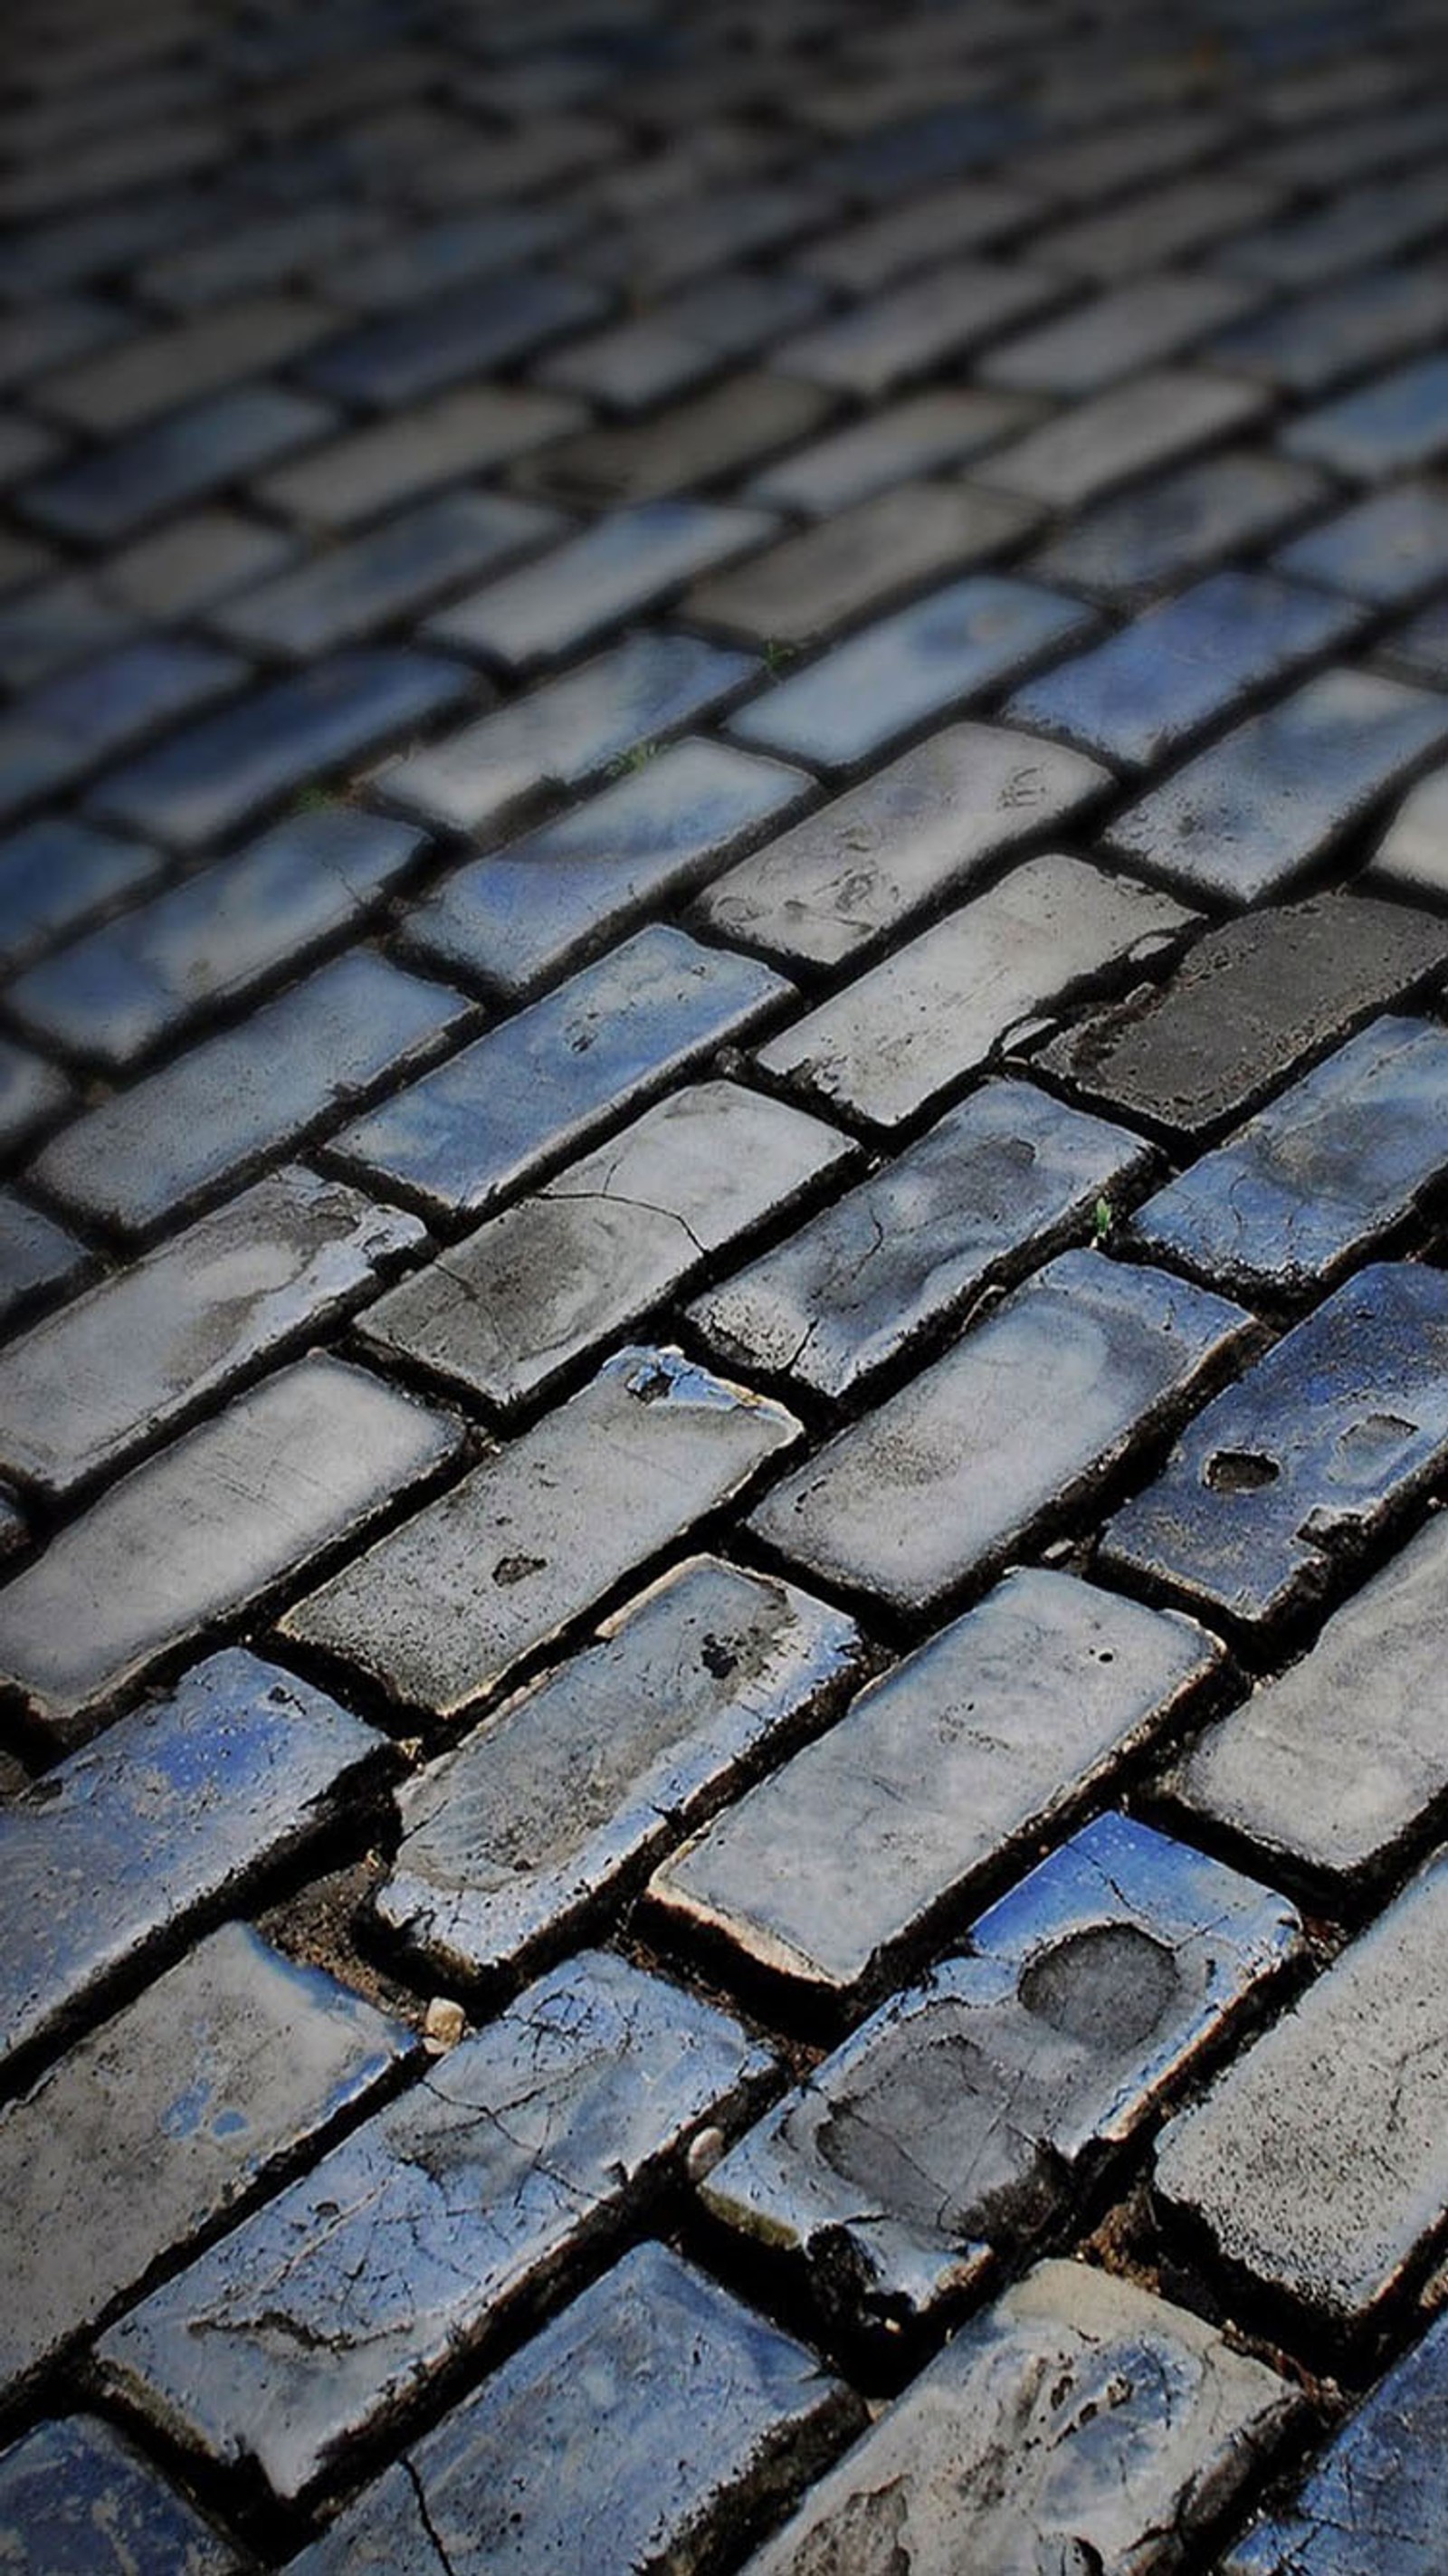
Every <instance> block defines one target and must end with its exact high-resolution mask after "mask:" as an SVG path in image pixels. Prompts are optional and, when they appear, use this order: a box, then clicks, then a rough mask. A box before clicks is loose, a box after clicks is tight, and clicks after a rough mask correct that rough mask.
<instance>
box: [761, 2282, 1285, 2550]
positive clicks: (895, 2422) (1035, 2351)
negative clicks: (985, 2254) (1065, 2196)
mask: <svg viewBox="0 0 1448 2576" xmlns="http://www.w3.org/2000/svg"><path fill="white" fill-rule="evenodd" d="M1301 2402H1302V2401H1301V2399H1300V2397H1299V2395H1298V2394H1297V2392H1296V2390H1295V2388H1294V2387H1293V2385H1292V2383H1291V2382H1290V2381H1288V2380H1285V2379H1279V2378H1278V2376H1277V2374H1276V2372H1275V2371H1271V2370H1268V2369H1267V2368H1266V2366H1265V2365H1264V2364H1263V2363H1262V2362H1260V2361H1255V2360H1252V2359H1249V2358H1248V2357H1247V2356H1246V2355H1245V2354H1242V2353H1239V2352H1237V2351H1236V2350H1234V2348H1233V2347H1232V2346H1231V2345H1230V2344H1229V2343H1227V2342H1225V2341H1224V2339H1223V2338H1222V2337H1221V2336H1220V2335H1219V2334H1217V2333H1216V2331H1215V2330H1214V2329H1213V2328H1212V2327H1210V2326H1207V2325H1204V2324H1203V2322H1202V2320H1201V2319H1200V2317H1195V2316H1192V2315H1190V2314H1189V2313H1188V2312H1187V2311H1186V2310H1185V2309H1183V2308H1174V2307H1170V2306H1168V2304H1167V2302H1166V2301H1165V2300H1164V2299H1159V2298H1156V2297H1155V2296H1154V2295H1153V2294H1152V2293H1151V2292H1150V2291H1147V2290H1141V2289H1138V2288H1137V2287H1136V2286H1135V2284H1134V2283H1133V2282H1130V2281H1124V2280H1118V2279H1117V2278H1115V2277H1114V2275H1112V2274H1110V2273H1106V2272H1098V2271H1094V2270H1091V2269H1089V2268H1088V2267H1087V2266H1086V2265H1085V2264H1083V2263H1066V2262H1061V2263H1054V2262H1053V2263H1042V2264H1041V2265H1040V2266H1039V2267H1038V2268H1037V2270H1035V2271H1034V2272H1032V2273H1031V2274H1030V2275H1029V2277H1028V2278H1027V2279H1026V2280H1024V2281H1022V2282H1021V2283H1020V2284H1019V2285H1018V2286H1017V2287H1016V2288H1015V2289H1013V2290H1008V2291H1007V2292H1006V2294H1005V2296H1004V2298H1002V2299H1000V2300H998V2301H997V2302H996V2304H995V2306H994V2307H992V2308H989V2309H987V2310H986V2312H985V2314H984V2315H983V2316H979V2317H973V2318H971V2319H970V2320H969V2322H968V2323H967V2324H966V2325H964V2326H963V2327H962V2328H961V2330H960V2332H959V2333H958V2334H957V2336H956V2337H955V2340H954V2341H953V2342H952V2343H950V2344H947V2346H946V2348H945V2350H944V2352H942V2353H941V2354H940V2355H939V2357H938V2358H937V2359H936V2360H935V2361H933V2362H932V2363H931V2365H930V2367H929V2369H928V2370H926V2371H923V2372H922V2373H921V2376H920V2377H919V2379H917V2380H916V2381H915V2382H914V2384H913V2386H912V2387H910V2388H909V2389H907V2390H906V2392H905V2394H904V2396H903V2397H900V2398H897V2399H896V2401H895V2403H894V2404H893V2405H892V2406H890V2407H887V2408H886V2410H885V2412H884V2414H883V2415H882V2416H881V2417H880V2419H879V2420H878V2422H876V2423H875V2424H874V2425H873V2427H872V2428H871V2430H870V2431H869V2432H868V2433H867V2434H866V2435H865V2437H864V2439H863V2441H861V2442H858V2443H857V2444H856V2445H855V2447H854V2449H853V2450H852V2451H850V2452H849V2453H847V2455H846V2457H845V2458H844V2459H843V2460H842V2461H841V2463H840V2465H839V2466H838V2468H836V2469H834V2470H832V2471H831V2472H830V2474H829V2475H828V2476H827V2477H825V2478H822V2479H821V2480H820V2482H819V2483H818V2485H816V2486H813V2487H811V2488H810V2490H809V2493H808V2495H807V2496H806V2498H805V2501H804V2503H803V2505H802V2506H801V2507H800V2510H799V2512H798V2513H797V2514H796V2515H795V2517H794V2519H793V2521H791V2522H787V2523H786V2524H785V2525H784V2528H783V2530H782V2531H780V2532H779V2533H777V2534H776V2536H775V2537H774V2538H773V2539H772V2540H768V2541H766V2542H765V2544H764V2546H763V2548H762V2549H761V2550H759V2551H758V2553H757V2554H756V2555H755V2556H754V2557H753V2558H751V2559H749V2560H748V2562H747V2566H746V2571H745V2576H813V2570H814V2569H815V2568H822V2567H828V2566H830V2565H831V2564H832V2563H833V2564H834V2565H837V2566H839V2567H841V2568H843V2567H846V2566H850V2565H854V2566H859V2567H863V2566H864V2565H865V2564H866V2563H867V2562H866V2561H865V2560H864V2559H863V2558H862V2557H861V2556H860V2554H859V2553H860V2551H861V2550H862V2549H866V2548H869V2549H875V2548H877V2547H883V2548H885V2549H895V2550H898V2551H899V2553H900V2555H901V2557H902V2559H903V2562H904V2564H905V2565H906V2566H908V2567H909V2569H910V2571H911V2576H954V2571H956V2570H957V2569H960V2568H964V2567H978V2568H980V2569H982V2570H984V2569H986V2568H1001V2569H1005V2568H1026V2567H1030V2566H1032V2565H1033V2564H1035V2565H1039V2566H1043V2567H1046V2566H1050V2565H1051V2563H1052V2561H1053V2560H1054V2561H1055V2562H1056V2563H1057V2564H1059V2565H1061V2566H1063V2567H1068V2566H1069V2565H1070V2563H1071V2553H1072V2552H1073V2551H1074V2552H1075V2553H1076V2555H1077V2557H1078V2559H1080V2560H1081V2561H1082V2563H1083V2564H1084V2565H1087V2566H1089V2565H1090V2563H1091V2558H1092V2557H1094V2558H1095V2559H1096V2561H1097V2563H1098V2565H1100V2566H1102V2567H1112V2568H1122V2569H1125V2568H1128V2567H1131V2566H1133V2565H1135V2566H1140V2567H1142V2568H1146V2567H1149V2566H1151V2565H1152V2563H1153V2561H1155V2563H1156V2565H1157V2566H1159V2567H1163V2568H1165V2567H1169V2566H1170V2565H1171V2564H1172V2562H1173V2560H1178V2561H1181V2562H1183V2563H1184V2561H1185V2553H1186V2552H1187V2551H1188V2550H1190V2549H1192V2548H1194V2546H1195V2545H1196V2544H1197V2543H1198V2542H1199V2541H1201V2540H1204V2539H1205V2538H1207V2537H1208V2536H1209V2535H1210V2532H1211V2530H1212V2528H1213V2526H1214V2524H1216V2523H1217V2521H1218V2519H1219V2517H1220V2515H1221V2514H1222V2512H1223V2511H1224V2510H1225V2509H1226V2508H1227V2507H1228V2505H1229V2504H1230V2502H1231V2499H1232V2498H1233V2497H1234V2496H1235V2495H1236V2493H1237V2491H1238V2489H1239V2488H1242V2487H1244V2486H1245V2485H1246V2483H1247V2481H1248V2480H1249V2479H1250V2478H1252V2477H1254V2476H1255V2475H1256V2474H1257V2473H1258V2472H1259V2471H1260V2466H1261V2462H1262V2460H1263V2457H1264V2455H1266V2454H1268V2453H1270V2451H1271V2450H1272V2449H1273V2448H1274V2447H1275V2446H1276V2444H1277V2443H1278V2442H1279V2441H1280V2440H1281V2438H1282V2436H1283V2434H1284V2433H1285V2432H1286V2430H1287V2429H1288V2427H1289V2426H1290V2425H1291V2423H1292V2421H1293V2419H1294V2417H1295V2416H1296V2414H1297V2412H1298V2409H1299V2407H1300V2405H1301ZM1088 2552H1089V2553H1090V2555H1087V2553H1088ZM882 2563H883V2564H885V2565H888V2564H889V2561H888V2559H886V2560H884V2561H883V2562H882Z"/></svg>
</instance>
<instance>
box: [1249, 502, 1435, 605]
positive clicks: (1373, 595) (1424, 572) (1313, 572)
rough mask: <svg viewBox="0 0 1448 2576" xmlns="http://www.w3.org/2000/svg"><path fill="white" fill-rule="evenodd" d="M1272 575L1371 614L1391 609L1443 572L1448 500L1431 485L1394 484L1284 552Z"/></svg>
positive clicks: (1428, 586)
mask: <svg viewBox="0 0 1448 2576" xmlns="http://www.w3.org/2000/svg"><path fill="white" fill-rule="evenodd" d="M1276 569H1277V571H1278V572H1282V573H1286V574H1288V575H1289V576H1290V577H1291V578H1292V579H1293V580H1296V581H1318V582H1321V583H1322V584H1323V586H1324V588H1325V589H1328V590H1345V591H1346V592H1347V593H1348V594H1349V596H1350V597H1351V598H1353V599H1365V600H1367V601H1368V602H1370V604H1371V605H1372V606H1373V607H1375V608H1395V607H1398V606H1400V605H1401V604H1402V603H1404V602H1405V601H1407V600H1410V599H1415V598H1417V597H1418V595H1419V594H1420V593H1421V592H1423V591H1425V590H1431V589H1433V588H1434V586H1435V584H1436V583H1438V582H1440V581H1442V580H1443V578H1444V576H1445V574H1448V495H1445V494H1443V493H1442V492H1439V491H1436V490H1435V489H1434V487H1433V485H1432V484H1430V483H1399V484H1397V485H1395V487H1394V488H1393V490H1392V491H1390V492H1376V493H1374V494H1373V496H1372V498H1371V499H1370V500H1366V501H1355V502H1354V503H1353V505H1352V507H1351V508H1350V509H1347V510H1343V511H1342V512H1340V513H1339V515H1338V516H1337V517H1335V518H1331V519H1326V520H1324V521H1323V522H1322V524H1321V526H1319V527H1315V528H1309V529H1308V530H1307V533H1306V535H1305V536H1301V537H1297V538H1295V539H1294V540H1293V542H1292V544H1291V545H1289V546H1284V547H1283V548H1282V550H1281V552H1280V553H1279V554H1278V556H1277V558H1276Z"/></svg>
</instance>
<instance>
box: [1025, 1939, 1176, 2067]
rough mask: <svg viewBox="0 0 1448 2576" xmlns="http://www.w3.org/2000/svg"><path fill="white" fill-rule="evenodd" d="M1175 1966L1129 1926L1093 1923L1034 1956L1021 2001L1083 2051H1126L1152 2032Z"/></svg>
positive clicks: (1161, 1948)
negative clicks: (1079, 2043)
mask: <svg viewBox="0 0 1448 2576" xmlns="http://www.w3.org/2000/svg"><path fill="white" fill-rule="evenodd" d="M1177 1984H1178V1971H1177V1963H1176V1961H1175V1959H1174V1958H1173V1957H1172V1954H1171V1952H1170V1950H1168V1949H1167V1948H1166V1946H1165V1945H1164V1943H1162V1942H1160V1941H1154V1940H1153V1939H1152V1937H1151V1935H1150V1933H1149V1932H1141V1931H1138V1929H1137V1927H1136V1925H1135V1924H1134V1923H1093V1924H1091V1925H1090V1926H1088V1927H1087V1929H1085V1930H1084V1931H1081V1932H1071V1933H1068V1934H1067V1936H1066V1938H1065V1939H1064V1940H1063V1941H1055V1942H1053V1943H1052V1944H1051V1946H1050V1948H1049V1949H1046V1950H1042V1951H1041V1952H1039V1954H1038V1955H1037V1957H1035V1958H1034V1959H1032V1960H1031V1962H1030V1964H1029V1966H1028V1967H1027V1968H1026V1969H1025V1970H1024V1972H1023V1974H1022V1977H1021V1982H1020V1998H1021V2002H1022V2003H1023V2004H1024V2006H1025V2008H1026V2010H1027V2012H1028V2013H1030V2014H1032V2015H1033V2016H1034V2017H1035V2019H1036V2020H1038V2021H1044V2022H1048V2023H1049V2024H1050V2027H1051V2028H1052V2030H1059V2031H1062V2032H1064V2033H1065V2035H1066V2037H1067V2038H1069V2039H1079V2040H1080V2041H1082V2042H1083V2044H1084V2045H1085V2046H1086V2047H1088V2048H1109V2049H1112V2050H1115V2049H1118V2048H1129V2047H1132V2046H1134V2045H1135V2043H1136V2042H1137V2041H1138V2040H1142V2039H1145V2038H1146V2037H1147V2036H1148V2034H1149V2033H1150V2032H1151V2031H1153V2030H1155V2029H1156V2027H1157V2024H1158V2023H1159V2022H1160V2021H1161V2019H1162V2016H1163V2015H1164V2014H1165V2013H1166V2012H1167V2011H1169V2009H1170V2007H1171V2005H1172V2003H1173V2001H1174V1999H1175V1996H1176V1991H1177Z"/></svg>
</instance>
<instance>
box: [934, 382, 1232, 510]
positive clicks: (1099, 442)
mask: <svg viewBox="0 0 1448 2576" xmlns="http://www.w3.org/2000/svg"><path fill="white" fill-rule="evenodd" d="M1266 403H1267V396H1266V394H1265V393H1264V392H1262V391H1261V389H1260V388H1259V387H1258V386H1256V385H1247V384H1236V383H1233V382H1231V381H1230V380H1229V379H1228V378H1226V377H1222V376H1209V375H1206V374H1199V375H1193V374H1190V373H1189V372H1188V371H1187V369H1186V368H1169V367H1161V368H1157V369H1156V370H1155V371H1153V372H1150V373H1148V374H1146V375H1141V376H1133V377H1131V378H1130V379H1129V381H1128V382H1127V383H1125V384H1123V385H1115V386H1113V387H1112V388H1111V390H1110V391H1109V392H1107V393H1102V394H1095V395H1093V396H1092V397H1091V399H1090V400H1089V401H1088V402H1083V403H1078V404H1076V405H1075V406H1074V407H1073V408H1072V409H1071V410H1070V411H1068V412H1064V413H1062V414H1061V415H1060V416H1059V417H1058V418H1056V419H1052V420H1046V421H1043V422H1042V423H1041V425H1040V427H1039V428H1037V429H1028V430H1027V431H1026V433H1025V435H1024V437H1022V438H1019V439H1017V440H1016V441H1015V442H1014V444H1013V445H1011V446H1009V447H1002V448H998V449H997V450H996V452H995V453H994V455H993V456H992V457H991V459H990V462H989V464H988V465H982V466H981V467H980V468H979V470H978V474H977V480H978V481H979V482H981V483H987V484H992V485H995V486H996V487H998V488H999V489H1000V490H1001V491H1004V492H1015V493H1018V494H1020V495H1021V496H1022V498H1024V499H1025V500H1028V501H1040V502H1043V503H1045V504H1046V506H1047V507H1049V508H1051V509H1055V510H1079V509H1081V508H1082V507H1083V506H1084V505H1085V504H1086V503H1087V502H1090V501H1095V500H1099V499H1100V497H1101V496H1102V494H1103V493H1106V492H1110V491H1113V490H1114V489H1115V488H1116V486H1117V485H1118V484H1121V483H1130V482H1132V481H1134V480H1135V479H1136V478H1137V477H1138V476H1140V475H1144V474H1150V473H1152V472H1153V471H1154V470H1155V469H1156V468H1158V467H1160V466H1163V465H1169V464H1171V463H1172V461H1173V460H1174V459H1175V458H1176V457H1179V456H1188V455H1190V454H1191V452H1192V450H1193V449H1194V448H1198V447H1210V446H1212V445H1213V444H1214V443H1215V442H1216V441H1218V440H1220V439H1225V438H1227V437H1229V436H1230V435H1231V433H1232V432H1233V431H1236V430H1240V429H1242V428H1243V427H1245V425H1246V424H1247V422H1249V421H1252V420H1255V419H1256V418H1257V417H1258V416H1259V414H1260V413H1261V412H1262V411H1263V410H1264V409H1265V408H1266Z"/></svg>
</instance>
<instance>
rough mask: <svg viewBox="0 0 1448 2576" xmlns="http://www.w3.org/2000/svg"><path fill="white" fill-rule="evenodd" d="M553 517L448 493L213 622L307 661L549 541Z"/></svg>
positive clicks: (242, 641) (257, 648)
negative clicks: (490, 568) (511, 556)
mask: <svg viewBox="0 0 1448 2576" xmlns="http://www.w3.org/2000/svg"><path fill="white" fill-rule="evenodd" d="M558 524H559V522H558V519H557V517H556V515H555V513H554V512H553V511H551V510H542V509H539V508H538V507H537V506H536V505H535V504H532V503H529V502H526V501H514V500H510V499H509V498H508V497H507V496H506V495H505V494H503V493H476V492H455V493H451V494H449V495H447V496H446V497H444V498H443V499H442V500H438V501H424V502H421V503H420V504H419V505H418V507H417V508H415V509H412V510H409V511H406V512H404V513H402V514H401V515H400V516H399V517H397V518H395V519H392V520H391V521H389V522H388V523H387V524H386V525H385V526H384V527H381V528H378V529H375V530H373V531H372V533H371V534H369V535H367V536H362V537H354V538H353V539H352V540H351V542H350V544H347V545H339V546H335V547H333V548H332V549H331V551H330V552H328V553H324V554H320V555H316V556H313V558H312V559H311V560H310V562H308V563H305V564H302V565H300V566H298V568H297V569H296V570H295V571H285V572H281V573H278V574H276V575H275V576H274V578H273V579H271V580H270V581H265V582H261V583H259V584H257V585H256V586H255V587H254V588H252V589H248V590H245V591H243V592H242V594H241V596H240V597H239V598H237V599H233V600H230V601H229V602H228V603H227V604H226V605H225V606H224V607H222V608H219V609H215V610H213V612H212V617H211V624H212V625H213V626H214V627H216V628H217V629H218V631H219V632H220V633H221V634H223V635H224V636H225V637H226V638H227V640H228V642H230V643H233V644H236V645H238V646H239V647H240V649H241V650H242V651H243V652H254V653H257V652H259V653H271V654H275V655H277V656H278V657H279V658H280V659H281V660H283V661H286V662H306V661H309V660H310V659H311V657H312V655H313V654H314V653H329V652H332V651H334V650H335V648H336V647H337V646H338V645H339V644H355V643H357V642H359V641H360V640H361V638H362V637H364V636H366V635H371V634H374V633H375V632H376V630H377V628H378V627H380V626H389V625H391V624H392V623H393V621H394V620H395V619H396V618H399V617H401V616H404V615H407V614H409V613H412V614H415V613H417V612H418V611H419V610H421V609H423V608H426V607H428V606H429V605H430V604H431V602H432V601H433V600H434V599H436V598H437V597H438V596H439V595H440V594H441V593H444V592H446V591H450V590H458V589H461V587H462V585H463V583H464V582H466V581H470V580H474V579H476V577H477V575H478V574H479V573H481V572H483V571H485V570H486V569H487V568H488V567H489V566H490V565H492V564H494V563H500V562H502V563H506V561H507V560H508V558H509V556H510V555H517V554H521V553H523V552H525V551H526V550H527V549H528V548H529V547H531V546H538V545H541V544H543V543H544V542H546V540H547V539H548V538H549V537H551V536H552V535H554V534H555V532H556V530H557V528H558ZM432 631H433V632H434V633H436V632H437V628H436V625H434V627H433V630H432Z"/></svg>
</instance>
